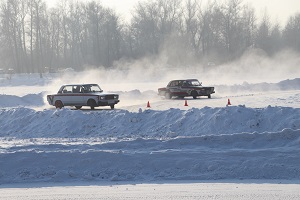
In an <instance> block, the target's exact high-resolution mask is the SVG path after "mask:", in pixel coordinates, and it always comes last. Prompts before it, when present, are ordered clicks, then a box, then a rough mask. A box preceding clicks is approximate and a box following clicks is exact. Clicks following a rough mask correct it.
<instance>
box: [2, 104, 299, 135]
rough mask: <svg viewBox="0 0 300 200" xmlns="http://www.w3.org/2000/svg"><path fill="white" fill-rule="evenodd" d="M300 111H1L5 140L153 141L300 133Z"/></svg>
mask: <svg viewBox="0 0 300 200" xmlns="http://www.w3.org/2000/svg"><path fill="white" fill-rule="evenodd" d="M299 116H300V109H299V108H289V107H271V106H268V107H266V108H259V109H254V108H247V107H244V106H233V107H225V108H210V107H204V108H202V109H198V108H192V109H189V110H179V109H169V110H164V111H155V110H144V111H143V112H129V111H126V110H101V111H100V112H97V111H95V112H93V111H90V112H85V111H81V110H70V109H67V108H64V109H61V110H43V111H35V110H33V109H29V108H14V109H8V110H6V109H2V110H1V111H0V121H1V123H0V137H17V138H38V137H60V138H64V137H80V138H81V137H105V138H107V137H128V138H131V137H132V138H137V137H149V138H154V137H155V138H157V137H159V138H165V137H166V138H168V137H177V136H201V135H220V134H234V133H243V132H247V133H253V132H259V133H261V132H265V131H272V132H274V131H282V130H283V129H285V128H290V129H300V117H299Z"/></svg>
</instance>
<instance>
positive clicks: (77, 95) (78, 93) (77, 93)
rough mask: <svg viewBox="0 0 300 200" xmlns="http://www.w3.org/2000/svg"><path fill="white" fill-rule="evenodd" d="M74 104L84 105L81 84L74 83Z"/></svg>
mask: <svg viewBox="0 0 300 200" xmlns="http://www.w3.org/2000/svg"><path fill="white" fill-rule="evenodd" d="M71 101H72V102H71V103H72V105H78V106H80V105H82V104H83V101H84V98H83V93H82V86H80V85H73V86H72V100H71Z"/></svg>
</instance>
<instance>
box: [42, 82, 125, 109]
mask: <svg viewBox="0 0 300 200" xmlns="http://www.w3.org/2000/svg"><path fill="white" fill-rule="evenodd" d="M47 101H48V103H49V104H50V105H52V106H55V107H56V108H62V107H64V106H75V108H76V109H81V108H82V106H89V107H91V109H92V110H93V109H95V107H98V106H110V108H111V109H114V108H115V104H117V103H119V101H120V100H119V95H118V94H114V93H104V92H103V90H102V89H101V88H100V87H99V85H98V84H70V85H62V86H61V87H60V89H59V90H58V92H57V94H51V95H47Z"/></svg>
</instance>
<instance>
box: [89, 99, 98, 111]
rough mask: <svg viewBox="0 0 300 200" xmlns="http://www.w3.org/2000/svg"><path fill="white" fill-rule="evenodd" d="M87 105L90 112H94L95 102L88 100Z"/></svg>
mask: <svg viewBox="0 0 300 200" xmlns="http://www.w3.org/2000/svg"><path fill="white" fill-rule="evenodd" d="M87 105H88V106H90V107H91V109H92V110H94V109H95V107H96V106H97V105H96V101H95V100H94V99H89V100H88V102H87Z"/></svg>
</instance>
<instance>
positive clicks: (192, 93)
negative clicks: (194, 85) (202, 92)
mask: <svg viewBox="0 0 300 200" xmlns="http://www.w3.org/2000/svg"><path fill="white" fill-rule="evenodd" d="M191 95H192V97H193V99H197V95H198V93H197V91H195V90H194V91H192V92H191Z"/></svg>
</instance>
